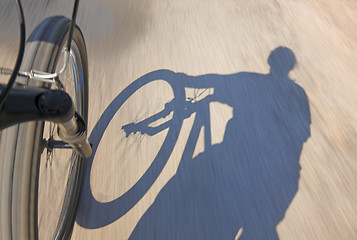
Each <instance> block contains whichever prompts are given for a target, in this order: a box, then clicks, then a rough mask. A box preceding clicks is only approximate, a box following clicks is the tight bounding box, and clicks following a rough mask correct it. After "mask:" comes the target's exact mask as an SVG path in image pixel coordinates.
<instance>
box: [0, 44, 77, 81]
mask: <svg viewBox="0 0 357 240" xmlns="http://www.w3.org/2000/svg"><path fill="white" fill-rule="evenodd" d="M62 53H63V66H62V68H61V69H60V70H59V71H57V72H55V73H48V72H42V71H38V70H34V69H31V70H30V71H29V72H27V71H19V73H18V76H20V77H27V78H30V79H33V80H38V81H42V82H46V83H56V82H57V81H56V78H58V77H59V76H60V75H61V74H62V73H63V72H64V70H66V68H67V65H68V61H69V57H70V56H71V55H73V52H72V50H71V51H70V52H69V51H68V50H66V49H63V50H62ZM0 73H1V74H4V75H11V74H12V70H11V69H8V68H0Z"/></svg>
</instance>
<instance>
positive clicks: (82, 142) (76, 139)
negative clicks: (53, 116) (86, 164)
mask: <svg viewBox="0 0 357 240" xmlns="http://www.w3.org/2000/svg"><path fill="white" fill-rule="evenodd" d="M58 136H59V137H60V138H61V139H62V140H63V141H65V142H67V143H68V144H70V145H71V146H72V148H73V149H74V150H76V151H77V152H78V153H79V154H80V155H81V156H83V157H85V158H88V157H90V155H91V154H92V147H91V145H90V143H89V142H88V139H87V132H86V127H85V123H84V121H83V119H82V118H81V117H80V116H79V115H78V114H75V115H74V116H73V118H72V119H70V120H69V121H67V122H64V123H58Z"/></svg>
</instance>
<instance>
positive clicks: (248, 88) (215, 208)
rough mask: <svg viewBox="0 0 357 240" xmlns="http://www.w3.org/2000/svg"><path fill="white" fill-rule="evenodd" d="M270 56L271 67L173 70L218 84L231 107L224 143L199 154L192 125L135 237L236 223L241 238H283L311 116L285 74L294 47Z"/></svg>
mask: <svg viewBox="0 0 357 240" xmlns="http://www.w3.org/2000/svg"><path fill="white" fill-rule="evenodd" d="M268 63H269V65H270V67H271V70H270V73H269V74H258V73H246V72H242V73H237V74H232V75H218V74H209V75H203V76H197V77H193V76H187V75H185V74H176V79H175V80H176V81H177V84H184V85H185V86H186V87H194V88H214V95H213V96H212V97H213V101H218V102H221V103H225V104H228V105H230V106H232V107H233V109H234V110H233V118H232V119H230V120H229V122H228V124H227V126H226V130H225V135H224V139H223V142H222V143H220V144H216V145H214V146H212V147H211V148H210V149H209V150H205V152H204V153H201V154H200V155H198V156H197V157H195V158H192V155H193V151H194V148H195V144H196V142H197V138H198V135H199V132H200V129H196V128H195V127H193V128H192V131H191V135H190V136H191V137H190V138H189V141H188V142H187V145H186V147H185V151H184V154H183V157H182V159H181V162H180V165H179V168H178V170H177V173H176V175H175V176H174V177H173V178H172V179H171V180H170V181H169V182H168V184H167V185H166V186H165V187H164V188H163V189H162V190H161V192H160V193H159V195H158V197H157V199H156V200H155V202H154V203H153V205H152V206H151V207H150V208H149V210H148V211H147V212H146V213H145V214H144V216H143V217H142V218H141V220H140V221H139V223H138V224H137V226H136V228H135V230H134V232H133V233H132V235H131V239H234V238H235V237H236V236H237V232H238V230H239V229H241V230H242V232H241V234H242V235H241V238H240V239H278V235H277V231H276V227H277V224H278V223H279V222H280V221H281V220H282V219H283V217H284V214H285V212H286V210H287V208H288V206H289V205H290V203H291V201H292V199H293V197H294V196H295V194H296V192H297V190H298V180H299V176H300V169H301V167H300V164H299V158H300V154H301V151H302V147H303V143H304V142H306V140H307V139H308V138H309V136H310V123H311V120H310V110H309V104H308V100H307V97H306V94H305V92H304V90H303V89H302V88H301V87H300V86H298V85H297V84H296V83H294V82H293V81H292V80H291V79H290V78H289V76H288V74H289V72H290V71H291V70H292V69H293V68H294V65H295V63H296V60H295V56H294V54H293V52H292V51H291V50H290V49H288V48H285V47H279V48H277V49H275V50H274V51H272V52H271V54H270V56H269V59H268ZM198 110H199V109H196V111H198ZM201 121H204V122H207V121H209V119H202V120H201Z"/></svg>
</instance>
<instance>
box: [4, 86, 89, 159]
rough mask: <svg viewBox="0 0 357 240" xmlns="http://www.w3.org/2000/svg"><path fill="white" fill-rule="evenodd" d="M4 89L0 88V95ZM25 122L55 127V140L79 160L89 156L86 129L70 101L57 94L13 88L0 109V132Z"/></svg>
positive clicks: (26, 88)
mask: <svg viewBox="0 0 357 240" xmlns="http://www.w3.org/2000/svg"><path fill="white" fill-rule="evenodd" d="M4 88H5V86H4V85H0V92H1V91H2V90H3V89H4ZM27 121H51V122H54V123H56V124H58V136H59V137H60V138H61V139H62V140H63V141H65V142H66V143H68V144H69V145H70V146H71V147H72V148H73V149H74V150H75V151H76V152H77V153H79V154H80V155H81V156H82V157H85V158H88V157H90V155H91V154H92V147H91V145H90V143H89V142H88V139H87V131H86V125H85V122H84V120H83V119H82V117H81V116H80V115H79V114H78V113H76V111H75V110H74V106H73V102H72V99H71V97H70V96H69V95H68V94H67V93H66V92H64V91H61V90H46V89H43V88H36V87H27V86H22V85H16V86H14V87H13V88H12V89H11V90H10V93H9V95H8V97H7V99H6V102H5V104H4V106H3V107H2V109H0V130H1V129H4V128H7V127H9V126H12V125H14V124H19V123H23V122H27ZM49 145H51V147H55V148H56V147H58V148H67V145H66V144H65V143H63V142H62V143H59V142H58V141H54V142H52V143H51V144H47V146H49Z"/></svg>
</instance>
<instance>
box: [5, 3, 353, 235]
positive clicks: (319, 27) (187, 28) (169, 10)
mask: <svg viewBox="0 0 357 240" xmlns="http://www.w3.org/2000/svg"><path fill="white" fill-rule="evenodd" d="M71 2H72V1H68V0H66V1H59V0H57V1H55V0H40V1H24V6H25V17H26V20H27V23H28V24H27V26H28V28H27V32H28V34H29V33H30V32H31V31H32V29H33V28H34V27H35V26H36V25H37V24H38V23H39V22H40V21H41V20H43V19H45V18H46V17H48V16H51V15H54V14H55V15H65V16H70V14H71V9H72V5H71ZM0 5H1V7H2V9H1V10H0V13H1V28H0V30H1V36H0V39H1V43H0V49H1V51H2V56H0V61H1V63H2V64H3V65H5V66H7V67H11V66H12V64H13V60H14V59H15V57H16V55H15V53H16V49H17V48H16V47H17V42H16V41H17V38H18V35H17V31H18V30H17V23H16V15H15V12H14V10H11V9H12V8H11V2H9V1H5V2H2V3H1V4H0ZM78 24H79V26H80V27H81V28H82V30H83V34H84V36H85V38H86V42H87V50H88V57H89V69H90V72H89V75H90V79H89V81H90V100H89V104H90V107H89V133H90V140H91V142H92V143H93V146H94V155H93V156H92V157H91V158H90V159H88V160H87V163H86V172H85V178H84V189H83V192H82V197H81V202H80V207H79V212H78V216H77V221H76V225H75V227H74V231H73V236H72V239H128V238H131V239H277V238H279V239H357V205H356V202H357V194H356V191H355V189H356V186H357V162H356V159H357V147H356V146H357V94H356V93H357V81H356V76H357V65H356V62H357V28H356V26H357V2H356V1H354V0H339V1H337V0H329V1H322V0H320V1H309V0H303V1H292V0H289V1H282V0H269V1H263V0H242V1H235V0H225V1H222V0H220V1H219V0H205V1H202V0H199V1H191V0H181V1H170V0H142V1H138V0H133V1H124V0H103V1H94V0H82V1H81V3H80V10H79V16H78ZM268 59H269V60H268ZM164 80H168V81H169V83H168V82H166V81H164ZM2 81H4V79H3V78H2ZM132 83H134V84H132ZM170 84H171V85H170ZM139 87H140V88H139ZM172 87H173V88H172ZM177 89H178V90H177ZM176 91H179V93H183V91H184V92H185V93H186V96H187V97H189V98H194V100H192V102H191V103H202V104H196V105H194V104H191V105H185V104H184V103H183V102H182V100H184V98H183V97H180V96H181V95H180V94H179V93H178V92H176ZM173 99H174V101H172V100H173ZM202 99H212V101H211V102H210V103H208V102H204V100H203V101H202V102H199V100H202ZM175 100H177V101H176V102H175ZM180 100H181V101H180ZM166 103H172V104H171V105H170V104H167V105H166V109H169V106H172V108H170V110H172V111H173V112H171V113H169V115H168V116H166V117H165V118H161V117H160V118H158V119H155V120H157V121H154V122H152V123H150V124H149V125H148V124H146V125H145V126H144V125H141V126H140V124H137V125H129V127H130V126H131V127H132V129H133V131H134V132H135V131H136V133H134V132H133V133H131V134H129V132H128V131H129V130H128V129H129V128H128V126H127V128H126V130H127V132H125V131H124V129H123V126H125V125H127V124H130V123H139V122H141V121H142V120H144V119H147V118H149V117H151V116H155V114H156V113H159V114H160V112H161V111H162V110H164V109H165V104H166ZM204 103H205V104H204ZM208 110H210V111H208ZM190 111H192V112H190ZM188 113H189V114H188ZM191 113H192V114H191ZM162 116H163V115H162ZM197 119H198V120H197ZM195 120H196V121H195ZM165 123H166V125H165ZM200 124H201V125H200ZM209 143H211V144H209Z"/></svg>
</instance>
